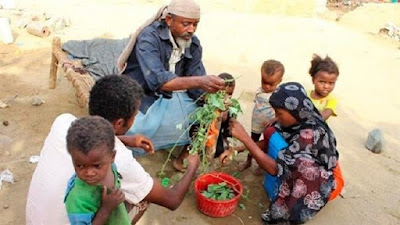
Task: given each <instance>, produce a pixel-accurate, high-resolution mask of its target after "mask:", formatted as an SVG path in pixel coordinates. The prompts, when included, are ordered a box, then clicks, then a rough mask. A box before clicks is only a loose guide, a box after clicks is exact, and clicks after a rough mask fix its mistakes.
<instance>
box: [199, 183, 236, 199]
mask: <svg viewBox="0 0 400 225" xmlns="http://www.w3.org/2000/svg"><path fill="white" fill-rule="evenodd" d="M201 194H202V195H203V196H204V197H206V198H209V199H213V200H229V199H232V198H234V197H235V194H234V193H233V190H232V189H231V188H230V187H229V186H228V185H227V184H226V183H225V182H221V183H219V184H209V185H208V186H207V189H206V190H203V191H202V192H201Z"/></svg>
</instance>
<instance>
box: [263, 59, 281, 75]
mask: <svg viewBox="0 0 400 225" xmlns="http://www.w3.org/2000/svg"><path fill="white" fill-rule="evenodd" d="M261 71H263V72H264V73H265V74H267V75H268V76H272V75H274V74H275V73H280V75H281V76H283V74H284V73H285V67H284V66H283V64H282V63H281V62H279V61H277V60H273V59H270V60H267V61H264V63H263V64H262V66H261Z"/></svg>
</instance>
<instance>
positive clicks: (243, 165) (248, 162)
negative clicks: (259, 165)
mask: <svg viewBox="0 0 400 225" xmlns="http://www.w3.org/2000/svg"><path fill="white" fill-rule="evenodd" d="M250 166H251V160H246V162H241V163H239V165H238V170H239V171H243V170H245V169H247V168H249V167H250Z"/></svg>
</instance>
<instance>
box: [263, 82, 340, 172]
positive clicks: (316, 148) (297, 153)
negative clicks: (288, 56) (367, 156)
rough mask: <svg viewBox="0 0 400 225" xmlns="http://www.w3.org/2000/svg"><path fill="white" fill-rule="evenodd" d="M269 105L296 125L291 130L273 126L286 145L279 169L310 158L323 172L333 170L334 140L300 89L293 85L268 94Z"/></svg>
mask: <svg viewBox="0 0 400 225" xmlns="http://www.w3.org/2000/svg"><path fill="white" fill-rule="evenodd" d="M269 102H270V104H271V105H272V107H274V108H282V109H285V110H287V111H288V112H290V114H291V115H292V116H293V117H294V118H296V119H297V120H298V121H299V123H298V124H296V125H294V126H291V127H282V126H281V125H280V124H279V123H276V124H275V128H276V129H277V131H279V132H280V133H281V134H282V136H283V137H284V138H285V140H286V142H287V143H288V144H289V147H288V148H287V149H284V150H283V151H282V154H281V155H280V160H282V161H281V163H282V165H283V164H285V166H283V167H286V166H288V165H289V166H290V165H291V164H292V163H293V160H294V159H296V158H299V157H305V158H311V159H313V160H315V162H316V163H317V164H319V165H320V166H323V167H325V168H326V169H327V170H331V169H333V168H334V167H336V161H337V159H338V157H339V153H338V151H337V149H336V139H335V136H334V134H333V132H332V131H331V129H330V128H329V126H328V125H327V124H326V123H325V121H324V120H323V119H322V117H321V114H320V113H319V112H318V110H317V109H316V108H315V107H314V105H313V103H312V102H311V100H310V99H309V98H308V97H307V92H306V91H305V90H304V88H303V86H301V85H300V84H299V83H296V82H288V83H284V84H282V85H280V86H279V87H278V88H277V89H276V90H275V92H274V93H272V95H271V97H270V100H269ZM280 160H278V162H279V161H280ZM281 172H283V173H284V171H281Z"/></svg>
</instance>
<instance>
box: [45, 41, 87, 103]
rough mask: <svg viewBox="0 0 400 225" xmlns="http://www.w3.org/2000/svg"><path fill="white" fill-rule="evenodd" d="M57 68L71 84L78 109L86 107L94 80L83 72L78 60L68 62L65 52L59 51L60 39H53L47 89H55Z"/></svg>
mask: <svg viewBox="0 0 400 225" xmlns="http://www.w3.org/2000/svg"><path fill="white" fill-rule="evenodd" d="M58 66H60V67H61V68H63V70H64V73H65V76H66V77H67V79H68V80H69V81H70V82H71V84H72V87H73V88H74V90H75V96H76V98H77V101H78V104H79V106H80V107H82V108H83V107H87V106H88V103H89V92H90V90H91V89H92V87H93V85H94V83H95V80H94V79H93V77H92V76H91V75H90V74H89V73H88V72H86V71H85V70H84V68H83V66H82V64H81V63H80V61H78V60H70V59H69V58H68V55H67V53H66V52H64V51H63V50H62V49H61V39H60V38H59V37H54V38H53V43H52V50H51V64H50V75H49V88H50V89H55V88H56V86H57V72H58Z"/></svg>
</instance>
